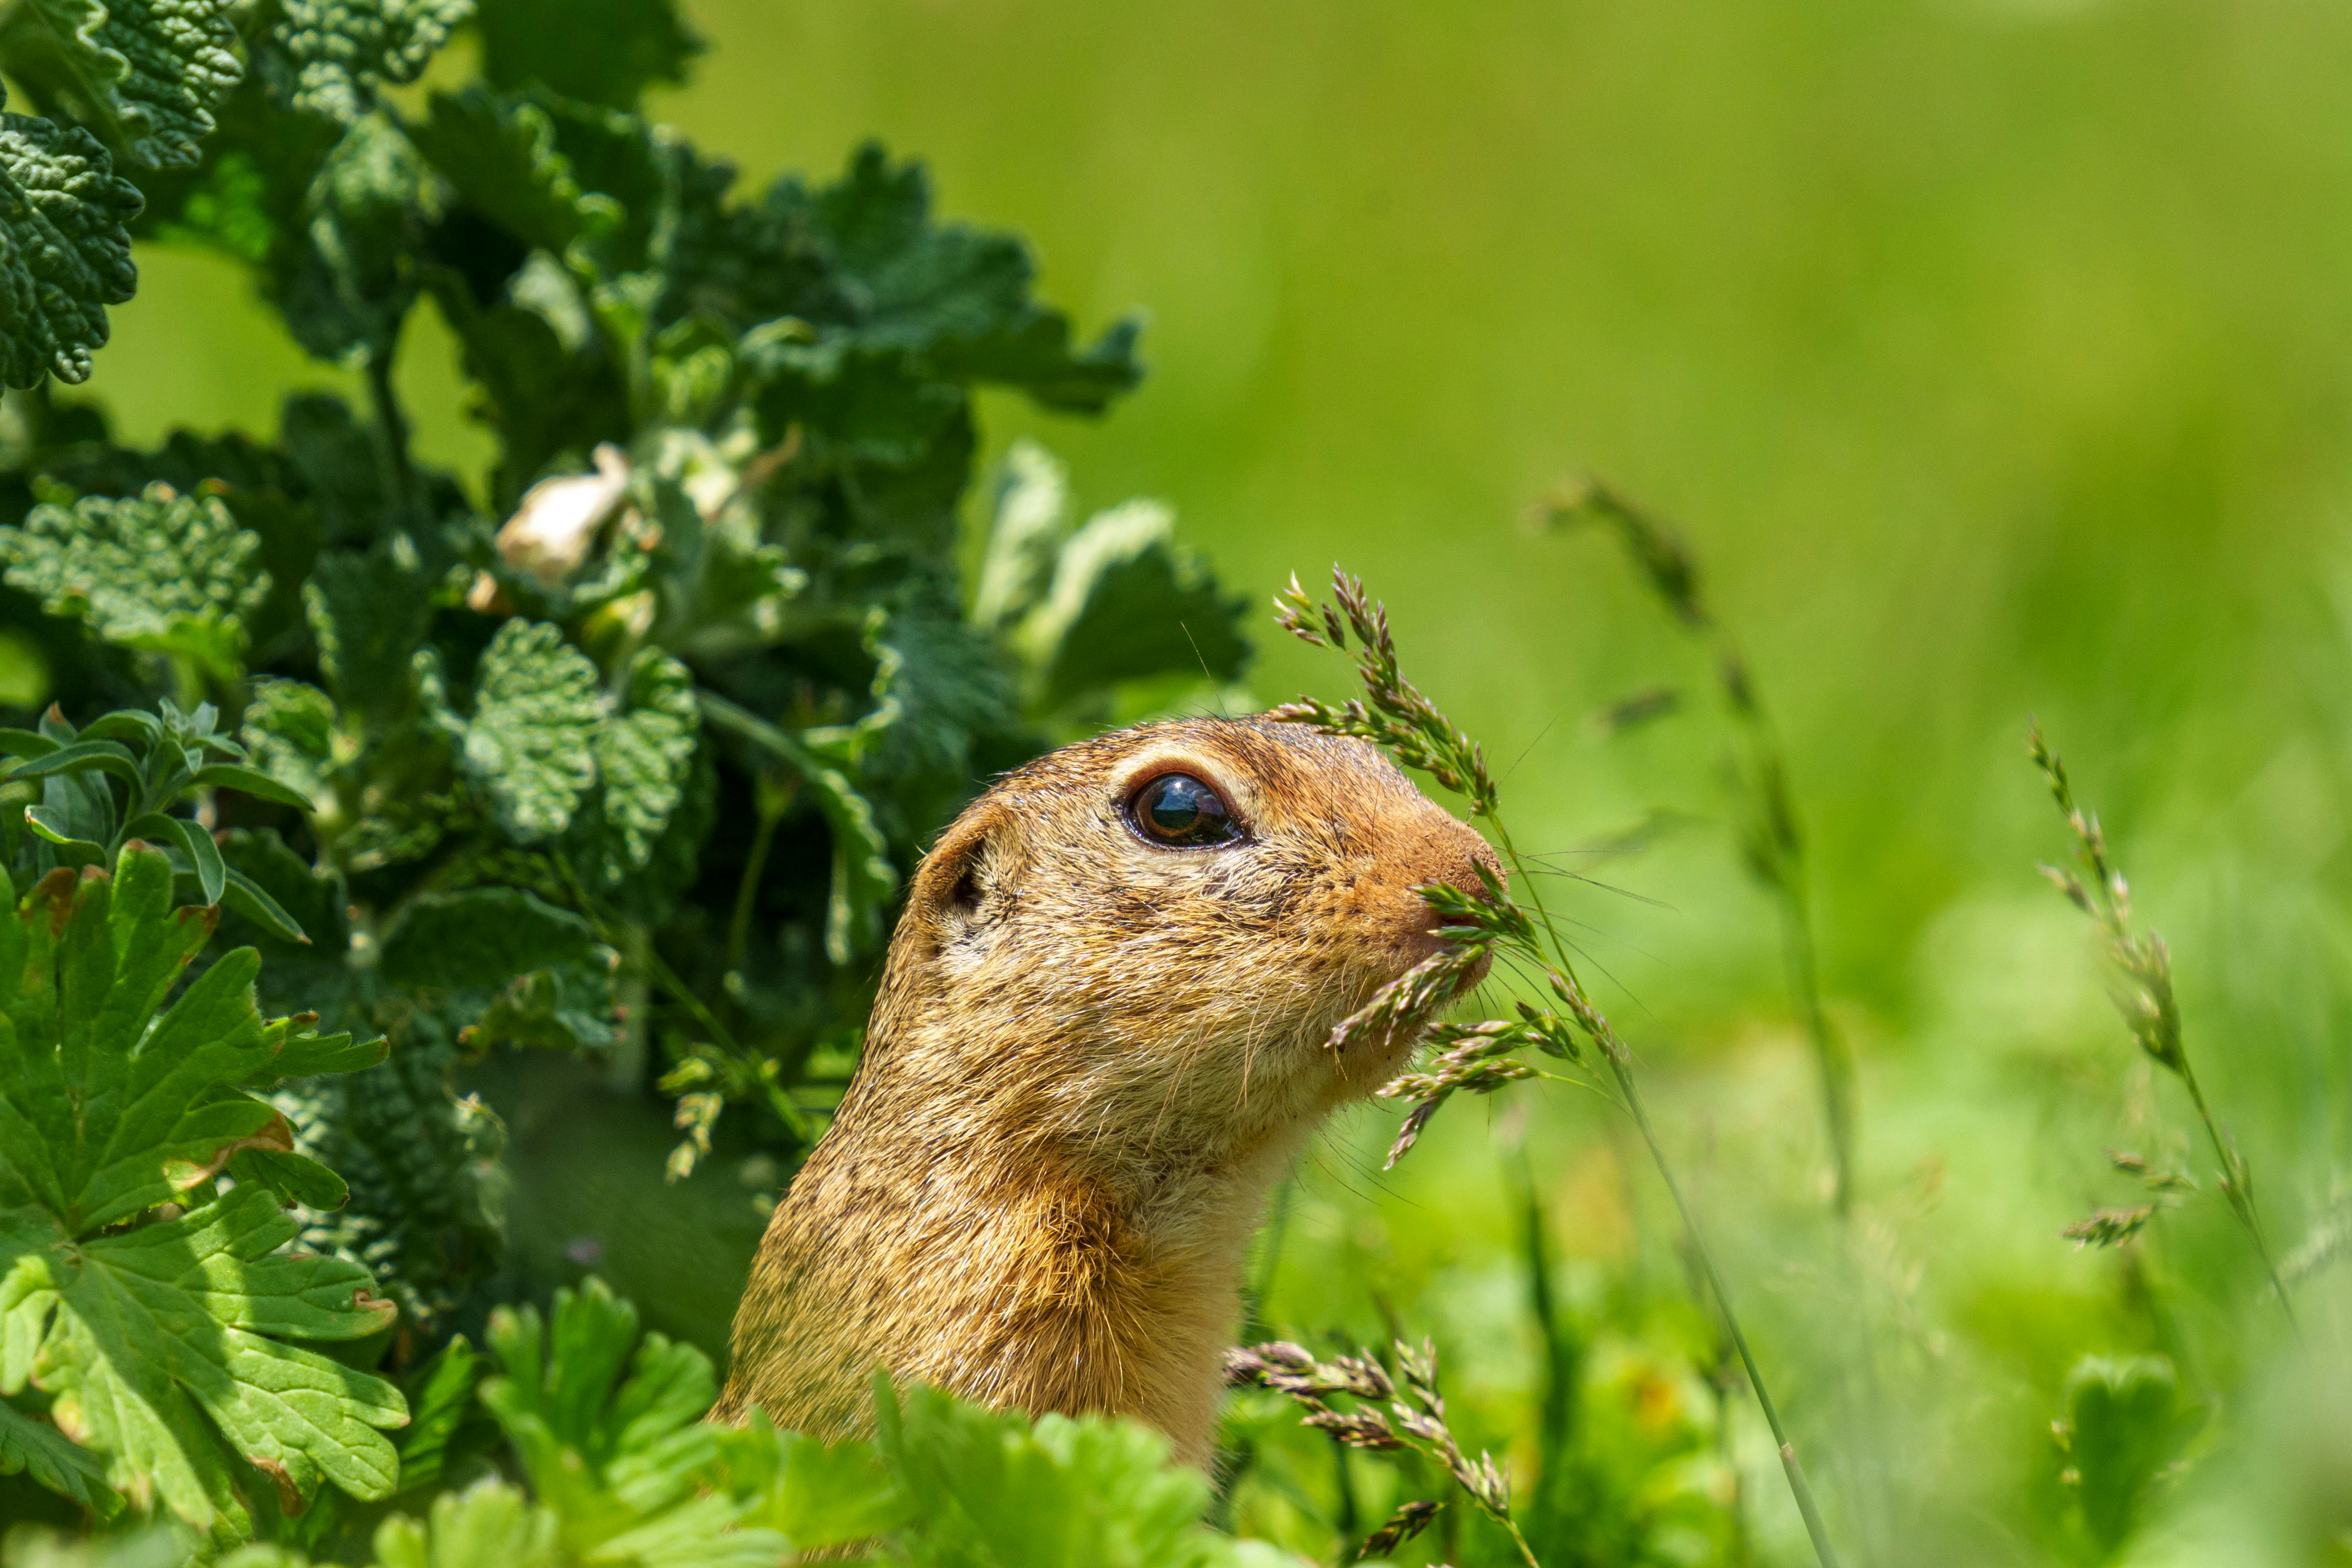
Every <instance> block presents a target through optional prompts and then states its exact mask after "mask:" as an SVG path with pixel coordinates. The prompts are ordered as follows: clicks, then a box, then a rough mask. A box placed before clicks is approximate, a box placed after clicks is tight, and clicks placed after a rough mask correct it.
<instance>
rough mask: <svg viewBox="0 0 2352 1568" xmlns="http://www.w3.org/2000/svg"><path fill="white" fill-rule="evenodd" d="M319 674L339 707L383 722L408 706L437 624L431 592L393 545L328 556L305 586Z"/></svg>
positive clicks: (306, 605)
mask: <svg viewBox="0 0 2352 1568" xmlns="http://www.w3.org/2000/svg"><path fill="white" fill-rule="evenodd" d="M302 603H303V605H304V607H305V609H306V610H307V611H308V612H309V615H310V631H311V635H312V636H314V637H317V638H318V641H319V667H320V671H321V672H322V673H323V674H324V675H325V676H326V678H327V685H328V687H329V689H331V690H332V691H333V692H334V694H335V697H336V699H337V700H339V701H340V702H341V703H342V704H343V705H344V706H345V707H347V708H350V709H351V710H353V711H354V712H356V713H358V714H360V715H362V717H365V718H368V719H372V720H377V721H381V720H383V719H384V718H386V717H388V716H390V715H392V714H394V713H395V712H397V711H398V710H400V709H401V708H402V707H403V706H404V704H405V703H406V702H407V700H408V698H409V694H410V690H411V684H410V683H411V681H412V679H413V673H412V671H413V660H414V656H415V652H416V649H417V648H418V647H420V646H421V645H422V644H423V643H424V641H425V629H426V627H428V626H431V625H432V621H433V600H432V597H431V594H430V585H429V584H427V583H426V581H425V575H424V574H423V573H422V572H419V571H418V570H416V569H415V565H414V564H413V563H410V564H404V563H402V562H401V561H400V560H399V558H398V552H397V550H396V549H395V547H394V546H392V545H389V544H387V545H383V546H379V547H378V548H377V549H375V550H373V551H369V552H364V553H362V552H359V551H353V550H336V551H328V552H322V553H321V554H320V557H319V560H318V563H317V564H316V565H315V566H313V567H312V568H311V573H310V582H309V583H307V584H304V585H303V589H302Z"/></svg>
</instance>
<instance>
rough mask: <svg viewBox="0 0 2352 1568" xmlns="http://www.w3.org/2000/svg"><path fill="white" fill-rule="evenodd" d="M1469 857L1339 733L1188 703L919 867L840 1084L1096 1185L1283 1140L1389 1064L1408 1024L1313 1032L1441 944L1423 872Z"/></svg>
mask: <svg viewBox="0 0 2352 1568" xmlns="http://www.w3.org/2000/svg"><path fill="white" fill-rule="evenodd" d="M1482 864H1483V865H1484V866H1485V867H1486V868H1487V869H1488V870H1489V871H1491V872H1493V873H1494V874H1495V875H1496V877H1497V879H1499V878H1500V876H1501V871H1502V868H1501V866H1500V864H1499V862H1498V861H1497V860H1496V857H1495V854H1494V852H1493V850H1492V849H1490V848H1489V847H1487V845H1486V840H1485V839H1483V838H1482V837H1479V835H1478V834H1477V833H1476V832H1475V831H1474V830H1472V829H1471V828H1470V827H1468V826H1465V825H1464V824H1463V823H1461V822H1460V821H1458V820H1456V819H1455V818H1454V817H1453V816H1449V815H1448V814H1447V813H1446V812H1444V810H1442V809H1440V808H1439V807H1438V806H1437V805H1434V804H1433V803H1432V802H1431V801H1430V800H1429V799H1427V798H1426V797H1425V796H1423V795H1422V794H1421V792H1420V791H1419V790H1417V789H1415V788H1414V787H1413V786H1412V784H1410V783H1409V782H1408V781H1407V780H1406V779H1405V777H1404V775H1403V774H1402V773H1399V772H1398V771H1397V769H1396V768H1395V767H1394V766H1393V765H1392V764H1391V763H1390V762H1389V761H1388V760H1387V759H1386V758H1385V757H1383V756H1382V755H1381V753H1380V752H1377V751H1375V750H1374V749H1373V748H1371V747H1370V746H1368V745H1366V744H1364V743H1363V742H1359V741H1354V740H1348V739H1343V738H1339V737H1335V736H1331V735H1327V734H1323V733H1320V732H1318V731H1312V730H1309V729H1307V728H1305V727H1302V726H1298V725H1294V724H1286V723H1279V722H1275V721H1266V720H1261V719H1240V720H1225V719H1194V720H1185V721H1175V722H1169V723H1159V724H1150V725H1144V726H1142V727H1139V728H1137V729H1132V730H1127V731H1118V732H1116V733H1112V734H1108V735H1104V736H1101V737H1099V738H1097V739H1095V740H1091V741H1087V742H1080V743H1079V744H1076V745H1073V746H1069V747H1066V748H1064V749H1063V750H1061V751H1057V752H1053V753H1051V754H1049V755H1047V756H1045V757H1041V758H1039V759H1038V760H1036V761H1035V762H1033V763H1029V764H1028V765H1027V766H1025V767H1023V768H1021V769H1019V770H1018V771H1016V772H1014V773H1010V774H1008V775H1007V776H1006V777H1004V778H1003V780H1001V781H1000V782H999V783H998V784H996V785H995V786H994V787H993V788H992V789H990V790H989V791H988V792H987V793H986V794H984V795H982V796H981V797H980V798H979V799H978V800H976V801H974V802H973V803H972V805H971V806H970V807H969V808H968V809H967V810H965V811H964V813H963V814H962V815H961V816H959V817H958V818H957V819H956V821H955V822H954V823H953V824H952V825H951V826H950V827H949V828H948V830H947V831H946V833H944V834H943V835H942V836H941V837H940V840H939V842H938V843H937V845H936V846H935V847H933V848H932V849H931V851H930V853H929V855H928V856H927V857H926V858H925V859H924V861H923V863H922V866H921V868H919V871H918V872H917V874H916V877H915V879H914V884H913V887H912V889H911V892H910V897H909V900H908V907H907V910H906V913H905V916H904V917H903V919H902V920H901V921H900V924H899V926H898V931H897V933H896V935H895V937H894V939H893V941H892V943H891V948H890V956H889V962H888V965H887V969H886V972H885V974H884V979H883V984H882V991H881V994H880V996H879V998H878V999H877V1005H876V1009H875V1016H874V1023H873V1028H872V1032H871V1034H870V1035H869V1038H868V1045H867V1047H866V1065H865V1066H864V1068H861V1072H860V1077H861V1079H863V1080H865V1081H863V1082H861V1084H860V1085H859V1086H858V1089H856V1090H854V1091H853V1098H854V1099H856V1100H861V1101H862V1102H863V1104H862V1105H861V1106H860V1108H859V1109H860V1110H861V1112H863V1113H865V1114H869V1115H873V1114H878V1115H879V1116H880V1117H881V1118H882V1119H883V1120H885V1121H903V1122H904V1123H906V1124H910V1125H915V1126H920V1127H921V1128H922V1129H923V1130H924V1133H925V1136H926V1137H927V1139H936V1138H940V1136H942V1135H943V1134H944V1135H946V1136H948V1137H950V1139H955V1140H958V1141H960V1140H961V1139H962V1138H971V1139H975V1140H978V1141H981V1142H992V1143H1000V1144H1001V1143H1002V1142H1003V1141H1005V1140H1008V1139H1009V1140H1012V1141H1013V1142H1015V1143H1017V1144H1018V1145H1020V1146H1021V1147H1024V1148H1026V1149H1029V1150H1033V1151H1034V1152H1038V1153H1040V1154H1043V1155H1046V1156H1047V1157H1050V1158H1055V1159H1057V1160H1061V1161H1066V1162H1071V1163H1075V1164H1077V1165H1080V1166H1087V1167H1092V1168H1095V1169H1097V1171H1099V1172H1100V1173H1103V1174H1105V1175H1108V1176H1111V1177H1113V1178H1114V1179H1116V1178H1117V1177H1118V1176H1119V1175H1121V1174H1125V1175H1129V1176H1132V1177H1136V1178H1139V1179H1141V1180H1144V1181H1147V1182H1148V1181H1149V1180H1150V1176H1151V1175H1152V1173H1155V1172H1164V1171H1168V1170H1170V1169H1171V1168H1177V1167H1186V1166H1189V1167H1191V1168H1193V1169H1210V1170H1213V1169H1221V1168H1223V1169H1230V1168H1233V1167H1234V1166H1235V1165H1237V1164H1239V1163H1246V1162H1250V1161H1252V1160H1254V1159H1255V1157H1256V1156H1259V1155H1261V1154H1272V1155H1274V1156H1276V1157H1280V1155H1281V1153H1282V1152H1284V1151H1286V1150H1287V1149H1288V1148H1291V1147H1295V1145H1296V1140H1297V1137H1298V1136H1303V1135H1304V1133H1305V1131H1307V1130H1308V1129H1310V1128H1311V1127H1312V1126H1313V1125H1314V1124H1315V1123H1317V1122H1318V1121H1320V1120H1321V1118H1322V1117H1323V1116H1324V1115H1325V1114H1327V1113H1328V1112H1329V1111H1330V1110H1333V1109H1334V1108H1335V1107H1337V1106H1338V1105H1339V1104H1341V1103H1343V1102H1345V1101H1347V1100H1352V1099H1356V1098H1360V1097H1361V1096H1363V1095H1365V1094H1368V1093H1369V1092H1370V1090H1371V1089H1375V1088H1377V1087H1378V1086H1379V1085H1380V1084H1381V1083H1382V1082H1384V1081H1386V1080H1387V1079H1388V1078H1390V1077H1391V1076H1392V1075H1393V1074H1394V1072H1395V1071H1396V1070H1397V1068H1399V1067H1400V1066H1401V1065H1402V1059H1403V1058H1404V1057H1405V1055H1406V1054H1407V1053H1408V1052H1409V1050H1410V1049H1411V1046H1412V1041H1411V1040H1410V1039H1388V1040H1370V1041H1366V1040H1357V1041H1354V1042H1351V1043H1350V1044H1349V1047H1347V1048H1346V1049H1345V1050H1344V1051H1335V1050H1334V1049H1333V1048H1332V1047H1330V1046H1329V1044H1328V1039H1329V1037H1330V1033H1331V1030H1332V1028H1333V1026H1335V1025H1337V1024H1338V1023H1339V1021H1340V1020H1342V1019H1344V1018H1345V1017H1347V1016H1349V1014H1351V1013H1353V1012H1354V1011H1356V1010H1357V1009H1358V1008H1359V1007H1360V1006H1361V1005H1363V1004H1364V1003H1365V1002H1366V1001H1368V1000H1369V999H1370V996H1371V994H1372V993H1373V992H1375V991H1376V990H1378V989H1379V988H1380V987H1381V985H1384V984H1387V983H1388V982H1390V981H1391V980H1394V979H1396V978H1397V977H1399V976H1400V975H1402V974H1403V973H1405V972H1406V971H1407V970H1409V969H1411V968H1412V966H1413V965H1414V964H1416V963H1420V962H1421V961H1422V960H1423V959H1424V958H1427V957H1429V956H1431V955H1432V954H1433V952H1436V951H1437V947H1438V940H1439V939H1438V937H1437V935H1436V931H1435V922H1434V921H1433V918H1432V916H1431V913H1430V910H1429V909H1428V907H1427V905H1426V904H1425V903H1424V902H1423V900H1422V898H1421V896H1420V894H1419V893H1418V891H1417V890H1416V889H1420V888H1421V887H1423V886H1424V885H1427V884H1430V883H1435V882H1444V883H1450V884H1452V885H1453V886H1454V887H1456V888H1460V889H1465V891H1470V892H1474V893H1475V892H1477V891H1478V890H1479V889H1480V887H1481V885H1482V884H1481V880H1480V878H1479V876H1478V869H1477V868H1478V867H1479V866H1480V865H1482ZM847 1109H848V1108H846V1107H845V1110H847Z"/></svg>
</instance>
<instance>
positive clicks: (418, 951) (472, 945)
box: [377, 888, 596, 991]
mask: <svg viewBox="0 0 2352 1568" xmlns="http://www.w3.org/2000/svg"><path fill="white" fill-rule="evenodd" d="M595 943H596V938H595V933H594V931H593V930H591V929H590V927H589V924H588V922H587V921H583V920H582V919H581V918H580V917H579V916H578V915H575V914H572V912H571V911H569V910H559V909H557V908H555V907H554V906H553V905H551V904H548V903H545V902H542V901H541V900H538V899H535V898H533V897H532V896H531V895H530V894H529V893H526V892H524V891H523V890H522V889H520V888H472V889H467V890H466V891H465V892H462V893H423V894H419V895H418V896H417V897H415V898H414V899H411V900H409V901H408V903H407V904H406V906H405V907H404V909H403V910H401V915H400V919H399V920H398V921H395V922H394V924H393V926H392V929H391V930H389V931H386V932H385V933H384V936H383V952H382V956H381V957H380V958H379V959H378V961H377V966H378V968H379V969H380V970H381V971H382V972H383V977H384V979H385V980H387V981H388V982H390V983H391V984H394V985H400V986H406V987H411V988H430V989H436V990H444V991H456V990H463V989H467V988H469V987H479V986H497V985H503V984H506V983H507V982H508V981H509V980H511V979H513V978H514V977H515V976H516V975H518V974H521V973H526V972H528V971H530V970H534V969H549V968H553V967H555V966H557V965H560V964H585V963H591V962H593V953H594V951H595Z"/></svg>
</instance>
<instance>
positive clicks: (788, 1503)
mask: <svg viewBox="0 0 2352 1568" xmlns="http://www.w3.org/2000/svg"><path fill="white" fill-rule="evenodd" d="M718 1474H719V1480H720V1482H721V1484H722V1485H723V1486H724V1487H725V1489H727V1490H728V1491H730V1492H732V1493H733V1494H734V1495H736V1496H737V1497H749V1498H753V1499H756V1500H757V1505H756V1506H755V1507H754V1508H753V1509H752V1510H751V1512H750V1513H748V1514H746V1515H745V1516H744V1521H743V1522H745V1523H746V1524H763V1525H766V1526H767V1527H768V1528H769V1529H771V1530H773V1531H778V1532H779V1533H781V1534H782V1535H783V1537H784V1538H785V1539H786V1540H788V1541H790V1542H792V1545H793V1551H795V1552H815V1551H818V1550H820V1549H822V1548H824V1547H828V1546H841V1545H845V1544H847V1543H849V1542H857V1541H865V1540H868V1539H871V1538H874V1537H877V1536H881V1535H885V1534H887V1533H888V1532H889V1531H894V1530H896V1529H898V1527H899V1526H901V1525H903V1524H905V1523H906V1522H907V1495H906V1492H905V1490H904V1489H902V1488H901V1487H900V1486H899V1485H898V1479H897V1478H896V1477H894V1476H892V1475H891V1473H890V1469H889V1467H888V1466H887V1465H885V1464H884V1463H883V1462H882V1458H881V1456H880V1455H879V1454H877V1452H876V1451H875V1448H874V1445H873V1444H872V1443H870V1442H845V1443H832V1444H827V1443H822V1442H819V1441H818V1440H817V1439H815V1438H814V1437H810V1436H804V1435H803V1434H802V1433H798V1432H779V1431H777V1430H775V1429H774V1427H773V1426H771V1425H770V1424H769V1421H768V1417H767V1415H766V1414H765V1413H764V1412H762V1411H759V1410H754V1411H752V1413H751V1420H750V1421H749V1422H748V1423H747V1424H746V1425H745V1426H741V1427H739V1428H736V1429H733V1430H730V1431H728V1432H724V1433H721V1434H720V1435H719V1471H718Z"/></svg>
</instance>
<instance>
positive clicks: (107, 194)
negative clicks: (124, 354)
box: [0, 100, 141, 387]
mask: <svg viewBox="0 0 2352 1568" xmlns="http://www.w3.org/2000/svg"><path fill="white" fill-rule="evenodd" d="M0 101H5V100H0ZM140 205H141V197H140V195H139V189H138V187H137V186H135V185H133V184H131V182H130V181H128V180H123V179H118V178H117V177H116V176H115V174H114V166H113V162H112V160H110V158H108V157H107V155H106V149H105V148H104V147H102V146H100V145H99V142H98V139H97V138H96V137H94V136H92V135H91V134H90V133H89V132H87V131H84V130H81V129H79V127H75V128H70V129H69V128H67V127H64V126H60V125H57V124H53V123H52V122H50V121H47V120H35V119H32V118H30V117H28V116H26V115H22V114H0V383H5V384H7V385H10V386H20V387H29V386H37V385H39V384H40V381H41V377H42V376H43V375H46V374H54V375H56V376H57V378H58V380H59V381H67V382H80V381H87V380H89V356H90V353H91V352H92V351H94V350H96V349H98V348H100V347H102V346H103V345H104V344H105V342H106V337H107V323H106V309H105V308H106V307H107V306H109V305H120V304H121V303H123V302H124V301H125V300H129V299H130V298H131V293H132V291H133V290H134V289H137V288H138V287H139V269H138V268H136V267H134V266H133V265H131V233H130V230H129V229H128V228H127V227H125V225H127V224H129V223H130V221H131V219H132V218H133V217H135V216H138V213H139V208H140Z"/></svg>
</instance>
